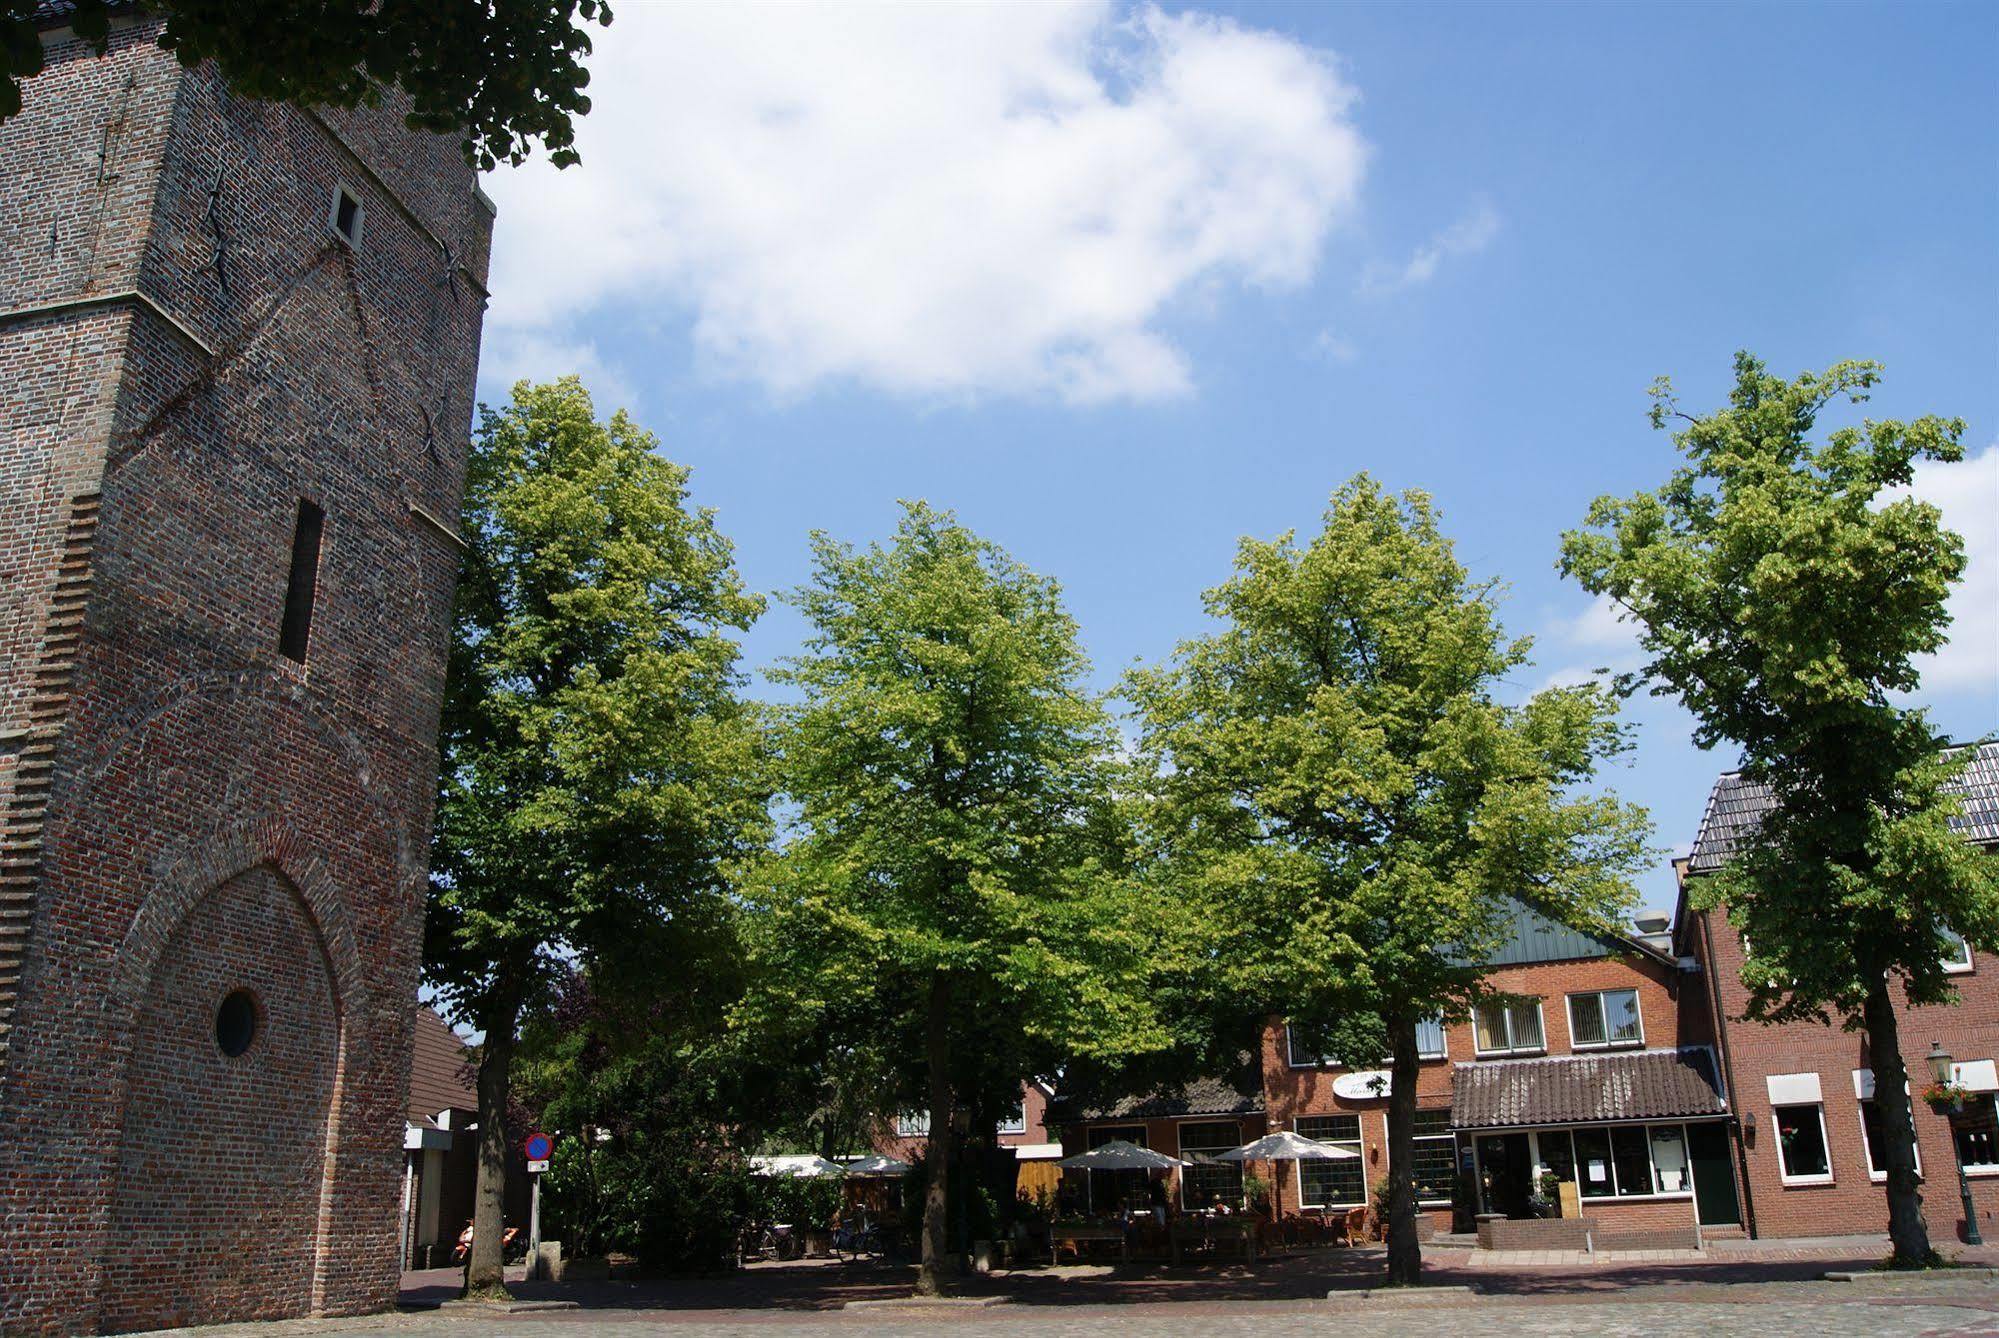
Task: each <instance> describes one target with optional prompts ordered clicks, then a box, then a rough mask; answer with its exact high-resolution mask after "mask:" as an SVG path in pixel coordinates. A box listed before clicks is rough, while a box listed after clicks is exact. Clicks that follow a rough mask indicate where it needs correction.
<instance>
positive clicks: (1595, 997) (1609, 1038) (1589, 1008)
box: [1569, 990, 1645, 1050]
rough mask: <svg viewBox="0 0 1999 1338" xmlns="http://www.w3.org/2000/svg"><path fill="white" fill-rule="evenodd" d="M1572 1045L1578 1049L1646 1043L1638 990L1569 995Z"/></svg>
mask: <svg viewBox="0 0 1999 1338" xmlns="http://www.w3.org/2000/svg"><path fill="white" fill-rule="evenodd" d="M1569 1043H1570V1044H1571V1045H1572V1046H1574V1047H1575V1048H1576V1049H1578V1050H1590V1049H1600V1048H1603V1047H1606V1046H1613V1045H1643V1044H1645V1027H1644V1023H1643V1022H1642V1020H1641V1019H1640V1018H1639V1016H1638V991H1637V990H1595V991H1592V992H1591V993H1589V994H1571V995H1570V996H1569Z"/></svg>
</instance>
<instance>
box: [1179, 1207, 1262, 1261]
mask: <svg viewBox="0 0 1999 1338" xmlns="http://www.w3.org/2000/svg"><path fill="white" fill-rule="evenodd" d="M1257 1221H1258V1219H1256V1218H1254V1217H1207V1216H1200V1217H1178V1218H1175V1219H1174V1220H1173V1236H1172V1248H1173V1262H1174V1263H1175V1264H1178V1263H1179V1262H1180V1250H1181V1247H1182V1246H1183V1245H1197V1246H1201V1247H1203V1248H1208V1247H1212V1246H1215V1245H1220V1244H1224V1243H1228V1244H1237V1245H1240V1246H1241V1247H1242V1253H1243V1259H1244V1260H1245V1261H1246V1262H1247V1263H1249V1264H1252V1265H1254V1264H1255V1263H1256V1228H1257Z"/></svg>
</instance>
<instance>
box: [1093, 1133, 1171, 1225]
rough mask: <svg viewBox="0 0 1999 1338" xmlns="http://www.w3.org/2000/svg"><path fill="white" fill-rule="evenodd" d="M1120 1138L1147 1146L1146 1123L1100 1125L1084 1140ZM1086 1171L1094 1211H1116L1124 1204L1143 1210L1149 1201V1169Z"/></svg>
mask: <svg viewBox="0 0 1999 1338" xmlns="http://www.w3.org/2000/svg"><path fill="white" fill-rule="evenodd" d="M1119 1140H1123V1141H1124V1142H1127V1143H1136V1144H1137V1145H1138V1146H1139V1147H1147V1146H1150V1145H1149V1144H1148V1143H1147V1142H1146V1141H1145V1126H1144V1125H1142V1124H1105V1125H1099V1126H1098V1127H1097V1128H1094V1129H1092V1130H1090V1131H1089V1133H1088V1134H1087V1135H1086V1136H1085V1138H1084V1142H1085V1143H1087V1144H1088V1145H1089V1146H1090V1147H1092V1148H1100V1147H1102V1146H1103V1145H1104V1144H1106V1143H1113V1142H1117V1141H1119ZM1088 1174H1089V1177H1090V1191H1089V1192H1090V1197H1089V1205H1090V1211H1091V1212H1093V1213H1108V1212H1115V1211H1117V1210H1118V1209H1119V1208H1120V1207H1125V1206H1129V1207H1132V1208H1136V1209H1140V1210H1143V1209H1145V1208H1148V1207H1150V1206H1151V1204H1152V1188H1153V1185H1154V1183H1155V1182H1154V1180H1153V1178H1152V1172H1150V1171H1140V1170H1135V1169H1134V1170H1129V1171H1091V1172H1089V1173H1088Z"/></svg>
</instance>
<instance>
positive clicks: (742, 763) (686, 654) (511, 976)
mask: <svg viewBox="0 0 1999 1338" xmlns="http://www.w3.org/2000/svg"><path fill="white" fill-rule="evenodd" d="M656 446H657V442H656V441H655V440H654V438H653V437H652V436H651V435H650V434H648V433H646V432H645V431H643V430H642V429H640V428H639V427H638V426H637V425H636V424H635V423H633V422H632V421H631V419H630V418H628V417H626V415H625V414H624V413H622V412H620V413H618V414H615V415H613V416H612V418H611V419H610V421H609V422H601V421H599V420H598V419H597V417H596V416H595V413H594V411H593V409H592V407H591V403H590V396H589V395H588V393H587V392H586V391H585V390H584V389H583V386H582V385H581V383H579V382H578V381H577V380H576V379H575V378H574V377H567V378H564V379H563V380H560V381H557V382H554V383H552V384H548V385H530V384H528V383H527V382H522V383H520V384H519V385H516V386H515V387H514V392H513V399H512V402H511V403H509V404H508V405H506V406H505V407H503V408H501V409H498V410H492V409H487V410H483V411H482V416H481V421H480V426H479V430H478V432H477V433H476V434H475V438H474V441H473V447H472V458H471V468H470V474H469V482H468V486H467V491H466V497H465V508H464V532H465V535H466V538H467V541H468V542H469V544H470V551H469V552H468V554H467V556H466V560H465V570H464V574H463V578H462V581H461V583H460V586H459V590H458V598H457V605H456V610H455V620H454V623H453V629H452V648H451V667H450V673H449V676H448V679H447V684H446V696H445V708H444V721H443V738H442V748H441V755H440V758H439V774H438V816H437V825H436V834H435V837H434V839H433V846H432V852H431V867H432V875H431V884H432V886H431V900H430V913H429V918H428V923H427V926H426V930H427V932H426V943H425V949H426V962H425V974H426V977H427V978H428V980H429V981H430V983H431V984H432V985H433V986H434V987H435V988H436V989H437V990H438V992H439V993H440V995H441V996H442V997H443V998H444V1000H445V1001H446V1003H447V1004H448V1005H449V1007H450V1009H451V1011H452V1012H453V1013H454V1014H455V1015H457V1016H458V1017H460V1018H463V1019H465V1020H467V1021H469V1022H471V1023H473V1024H474V1025H476V1026H477V1027H479V1028H480V1029H481V1030H483V1031H484V1032H485V1040H484V1043H483V1044H482V1045H481V1046H480V1064H479V1082H478V1086H479V1116H480V1125H479V1188H478V1199H477V1207H476V1212H475V1215H474V1219H473V1220H474V1225H475V1233H474V1246H473V1252H472V1258H471V1264H470V1273H469V1279H468V1281H469V1285H470V1286H472V1287H474V1288H485V1287H497V1286H499V1285H500V1243H501V1203H502V1197H501V1195H502V1183H503V1172H504V1169H505V1158H506V1156H507V1154H508V1149H507V1147H506V1145H505V1136H504V1133H503V1132H502V1127H503V1121H502V1119H501V1113H502V1112H503V1111H504V1110H505V1108H506V1101H507V1087H508V1081H509V1073H510V1066H511V1063H512V1060H513V1055H514V1047H515V1040H516V1035H515V1033H516V1027H517V1025H518V1023H519V1020H520V1018H521V1017H522V1014H523V1010H524V1009H526V1008H527V1007H528V1006H529V1005H531V1004H533V1003H534V1002H536V1001H537V1000H538V999H540V998H543V997H544V996H545V992H546V991H547V990H548V988H549V987H550V984H551V982H553V981H557V980H560V979H563V978H566V976H567V974H568V972H569V971H570V969H571V967H572V965H573V964H576V963H579V962H580V963H581V964H582V965H583V966H584V967H585V968H587V969H588V970H589V971H590V974H591V981H592V986H593V988H595V989H597V990H599V991H608V992H615V991H616V989H617V988H618V987H619V985H620V983H621V982H631V983H632V985H633V987H634V988H636V989H638V990H641V991H643V992H644V993H645V994H647V995H648V996H649V997H650V998H652V999H653V1000H655V1001H657V1000H660V999H663V998H676V997H677V998H690V997H693V996H696V995H698V993H699V991H700V989H701V982H702V981H703V980H704V979H706V978H707V973H706V972H705V971H704V963H705V962H708V961H711V960H712V959H713V957H714V955H716V954H722V955H726V954H727V953H728V952H729V951H730V950H731V949H730V943H731V936H730V928H731V918H732V915H733V903H732V902H731V901H730V900H729V898H728V897H727V895H726V890H727V889H726V884H725V881H724V873H723V870H724V868H725V866H726V865H727V864H729V863H730V862H731V861H733V860H737V859H740V858H742V857H744V856H745V855H747V854H748V853H749V852H751V851H753V850H755V849H757V848H758V847H759V845H760V843H761V842H762V840H763V839H764V838H765V835H766V828H767V818H766V812H767V805H766V800H765V796H764V793H763V791H762V790H761V789H760V786H759V777H760V772H761V765H760V759H759V744H758V734H757V730H756V727H755V723H756V722H755V720H754V719H753V716H752V713H751V711H750V710H749V708H748V707H747V706H746V705H745V704H744V703H743V702H742V701H741V700H740V699H739V698H738V696H737V692H738V689H739V687H740V675H739V672H738V670H737V667H736V660H737V646H736V642H735V641H734V640H733V639H732V635H731V634H732V633H733V632H736V631H740V630H743V629H746V628H747V627H748V626H749V625H750V623H751V621H752V620H753V619H754V618H755V617H756V616H757V614H758V612H759V611H760V608H761V605H760V602H759V600H758V599H757V598H756V597H755V596H753V595H751V594H748V593H746V592H745V591H744V589H743V587H742V583H741V580H740V578H739V577H738V576H737V573H736V568H735V562H734V556H733V552H732V549H731V547H730V545H729V542H728V540H726V539H724V538H723V537H722V536H721V534H719V533H718V532H717V531H716V529H715V525H714V519H713V516H712V515H711V514H710V513H709V512H707V511H705V510H696V509H693V508H691V507H690V506H689V505H688V500H687V471H686V470H685V469H683V468H681V467H680V466H678V465H675V464H672V463H670V462H668V461H667V460H665V459H663V458H662V457H661V456H660V455H659V454H658V453H657V451H656V449H655V448H656ZM656 1006H662V1005H657V1004H656ZM714 1011H715V1013H716V1014H717V1015H719V1012H720V1008H719V1006H717V1007H716V1008H715V1010H714Z"/></svg>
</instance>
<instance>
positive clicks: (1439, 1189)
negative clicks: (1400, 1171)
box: [1409, 1106, 1458, 1203]
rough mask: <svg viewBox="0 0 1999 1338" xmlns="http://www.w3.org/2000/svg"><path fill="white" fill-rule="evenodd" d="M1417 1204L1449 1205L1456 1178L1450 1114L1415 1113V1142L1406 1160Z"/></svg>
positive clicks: (1455, 1143) (1455, 1144) (1455, 1147)
mask: <svg viewBox="0 0 1999 1338" xmlns="http://www.w3.org/2000/svg"><path fill="white" fill-rule="evenodd" d="M1409 1173H1410V1174H1411V1175H1412V1176H1414V1177H1415V1180H1416V1200H1417V1202H1419V1203H1449V1202H1450V1201H1451V1189H1452V1187H1453V1186H1454V1185H1456V1184H1457V1179H1458V1140H1457V1136H1456V1135H1455V1134H1453V1133H1452V1132H1451V1111H1450V1107H1448V1106H1446V1107H1444V1108H1443V1109H1441V1110H1419V1111H1417V1112H1416V1140H1415V1145H1414V1147H1413V1149H1412V1155H1411V1156H1410V1159H1409Z"/></svg>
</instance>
